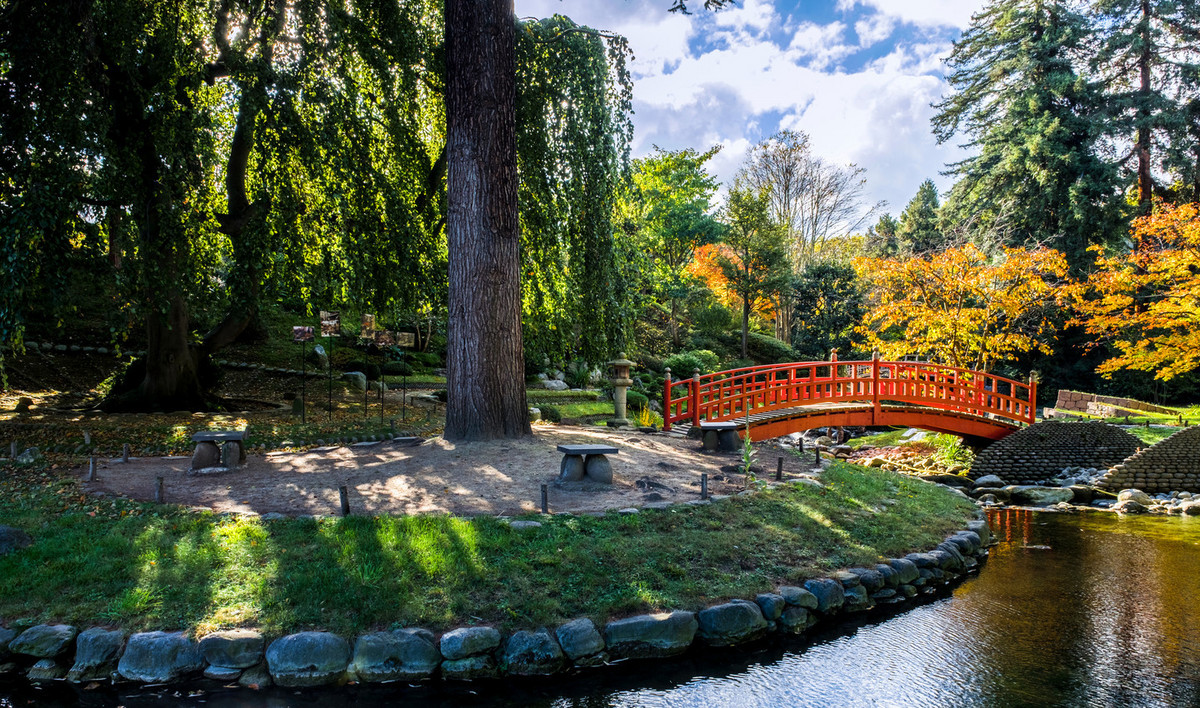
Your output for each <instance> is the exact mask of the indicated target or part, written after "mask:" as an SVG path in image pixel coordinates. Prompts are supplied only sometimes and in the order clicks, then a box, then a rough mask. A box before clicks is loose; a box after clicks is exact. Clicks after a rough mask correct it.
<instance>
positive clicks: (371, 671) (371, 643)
mask: <svg viewBox="0 0 1200 708" xmlns="http://www.w3.org/2000/svg"><path fill="white" fill-rule="evenodd" d="M434 641H435V639H434V636H433V634H432V633H431V632H429V631H428V630H424V629H397V630H394V631H391V632H371V633H369V634H364V635H362V636H361V637H359V638H358V639H357V640H356V641H355V642H354V658H353V659H352V660H351V661H350V673H351V675H353V676H355V677H357V679H358V680H359V681H367V682H380V681H414V680H419V679H424V678H429V677H430V676H432V675H433V672H434V671H437V668H438V664H440V663H441V661H442V655H441V654H440V653H438V650H437V646H435V644H434Z"/></svg>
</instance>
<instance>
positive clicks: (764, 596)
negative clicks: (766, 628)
mask: <svg viewBox="0 0 1200 708" xmlns="http://www.w3.org/2000/svg"><path fill="white" fill-rule="evenodd" d="M754 602H755V603H757V604H758V609H760V610H762V613H763V617H765V618H766V620H767V621H768V622H774V621H775V620H777V619H779V618H780V616H782V615H783V611H784V610H786V609H787V600H784V599H783V595H776V594H775V593H773V592H764V593H761V594H759V595H758V596H757V597H755V598H754Z"/></svg>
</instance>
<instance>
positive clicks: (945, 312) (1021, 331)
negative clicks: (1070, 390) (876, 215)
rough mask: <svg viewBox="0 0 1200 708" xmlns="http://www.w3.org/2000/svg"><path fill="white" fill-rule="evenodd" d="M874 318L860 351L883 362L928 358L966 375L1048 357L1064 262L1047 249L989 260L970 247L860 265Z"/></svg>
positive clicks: (863, 330) (1009, 252) (861, 330)
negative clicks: (1019, 359) (1022, 358)
mask: <svg viewBox="0 0 1200 708" xmlns="http://www.w3.org/2000/svg"><path fill="white" fill-rule="evenodd" d="M854 266H855V269H856V270H857V271H858V274H859V277H861V278H863V280H865V281H866V282H867V283H868V308H869V309H868V313H867V316H866V317H865V318H864V320H863V323H862V325H860V326H859V327H858V328H857V330H856V333H857V334H858V335H859V336H860V337H861V338H862V339H860V340H859V342H858V345H859V346H862V347H864V348H868V349H869V348H875V349H878V350H879V353H880V355H881V356H882V357H883V358H884V359H899V358H901V357H904V356H906V355H914V354H916V355H924V356H925V357H927V358H929V359H930V360H933V361H936V362H938V363H942V364H949V365H950V366H957V367H960V368H964V369H976V370H979V371H990V370H991V368H992V367H993V366H995V365H996V363H997V362H1000V361H1004V360H1006V359H1010V358H1012V357H1013V356H1015V355H1017V354H1021V353H1024V352H1028V351H1031V350H1035V349H1036V350H1038V351H1041V352H1045V353H1050V352H1051V351H1052V348H1051V346H1050V341H1051V340H1052V339H1053V335H1054V331H1055V322H1054V318H1053V314H1054V311H1055V305H1056V303H1057V300H1058V297H1057V295H1058V287H1059V285H1060V283H1061V281H1062V279H1063V278H1064V277H1065V276H1066V272H1067V263H1066V259H1065V258H1064V257H1063V255H1062V254H1061V253H1059V252H1058V251H1055V250H1052V249H1048V248H1038V249H1034V250H1026V249H1023V248H1007V249H1005V250H1004V252H1003V253H1002V254H1000V255H999V256H998V257H996V258H989V257H988V255H987V254H985V253H984V252H982V251H980V250H979V249H978V248H976V247H975V246H974V245H972V244H967V245H965V246H961V247H957V248H949V249H946V250H944V251H940V252H937V253H931V254H928V255H927V256H924V257H920V258H906V259H888V258H859V259H857V260H856V261H855V263H854Z"/></svg>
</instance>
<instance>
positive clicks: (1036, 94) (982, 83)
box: [933, 0, 1120, 269]
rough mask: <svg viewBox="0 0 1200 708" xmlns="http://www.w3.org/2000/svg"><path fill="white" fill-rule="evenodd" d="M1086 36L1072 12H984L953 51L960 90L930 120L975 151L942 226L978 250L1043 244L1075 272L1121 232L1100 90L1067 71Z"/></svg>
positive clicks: (1045, 2)
mask: <svg viewBox="0 0 1200 708" xmlns="http://www.w3.org/2000/svg"><path fill="white" fill-rule="evenodd" d="M1089 36H1090V34H1089V27H1088V24H1087V22H1086V19H1085V18H1084V17H1083V16H1082V15H1081V14H1080V13H1078V12H1076V11H1074V10H1073V9H1072V6H1071V5H1069V4H1067V3H1064V2H1058V1H1055V0H997V1H996V2H993V3H991V4H990V5H988V7H987V8H985V9H984V10H983V11H982V12H980V13H979V14H977V15H976V16H975V17H974V18H973V19H972V22H971V26H970V27H969V28H968V29H967V31H966V32H965V33H963V36H962V37H961V38H960V39H959V41H958V42H956V43H955V45H954V50H953V52H952V53H951V56H950V58H949V60H948V64H949V65H950V67H951V69H952V73H951V75H950V77H949V81H950V84H951V85H952V86H953V87H954V89H955V90H954V93H952V94H950V95H949V96H947V97H945V98H944V99H943V100H942V101H941V102H940V103H938V104H936V106H935V107H936V108H937V110H938V112H937V115H936V116H934V119H933V126H934V133H935V135H936V136H937V138H938V141H939V142H945V141H947V140H949V139H950V138H951V137H952V136H954V135H956V134H960V133H961V134H965V135H966V136H968V137H969V141H968V142H967V146H968V147H972V148H975V149H977V150H978V154H977V155H975V156H973V157H970V158H967V159H966V160H963V161H961V162H958V163H955V164H954V165H952V166H951V169H952V171H953V173H955V174H957V175H958V176H959V177H960V178H961V179H960V181H959V182H958V183H957V184H956V185H955V186H954V188H953V189H952V191H951V194H950V198H949V199H948V200H947V205H946V208H947V209H948V210H949V215H950V219H949V220H950V221H951V222H952V223H956V224H958V225H965V226H966V227H967V230H968V232H969V234H970V235H971V236H973V237H974V238H975V239H976V240H994V241H997V242H999V243H1002V244H1008V245H1023V244H1028V243H1035V242H1041V243H1045V244H1046V245H1049V246H1052V247H1054V248H1057V249H1059V250H1061V251H1063V252H1064V253H1065V254H1066V255H1067V258H1068V260H1069V262H1070V263H1071V265H1072V268H1075V269H1080V268H1081V267H1082V266H1083V265H1084V264H1085V262H1086V257H1087V254H1086V248H1087V246H1089V245H1091V244H1093V243H1097V242H1101V241H1104V240H1107V239H1108V238H1110V237H1112V236H1114V235H1115V234H1116V233H1118V232H1119V230H1120V228H1119V227H1120V220H1119V217H1120V213H1119V206H1120V204H1119V199H1118V197H1119V195H1118V193H1117V190H1116V178H1115V170H1114V168H1113V167H1112V166H1110V165H1108V164H1106V163H1105V162H1104V161H1103V160H1101V159H1100V158H1099V157H1098V155H1097V154H1096V146H1097V141H1098V139H1099V138H1100V135H1101V131H1102V128H1103V122H1102V120H1101V118H1102V116H1101V115H1100V113H1099V105H1100V96H1099V91H1098V86H1097V85H1095V84H1093V83H1090V82H1088V81H1087V80H1085V79H1084V78H1082V77H1080V76H1079V75H1078V74H1077V73H1076V72H1075V68H1074V67H1075V64H1076V62H1077V61H1078V60H1079V58H1080V57H1081V56H1082V52H1083V49H1084V46H1085V44H1086V43H1087V41H1088V39H1089Z"/></svg>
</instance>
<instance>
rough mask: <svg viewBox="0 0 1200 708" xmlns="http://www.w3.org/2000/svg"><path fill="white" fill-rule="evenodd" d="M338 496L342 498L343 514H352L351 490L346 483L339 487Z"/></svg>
mask: <svg viewBox="0 0 1200 708" xmlns="http://www.w3.org/2000/svg"><path fill="white" fill-rule="evenodd" d="M338 496H340V497H341V498H342V516H349V515H350V490H349V489H346V485H344V484H343V485H342V486H340V487H338Z"/></svg>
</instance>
